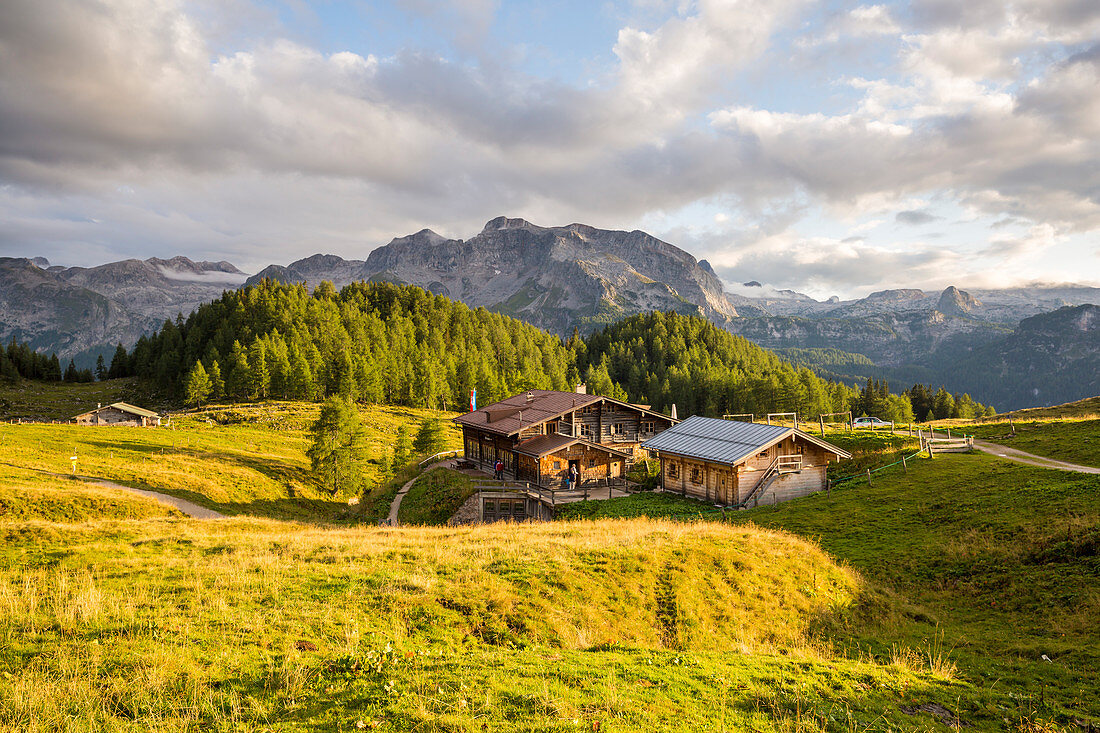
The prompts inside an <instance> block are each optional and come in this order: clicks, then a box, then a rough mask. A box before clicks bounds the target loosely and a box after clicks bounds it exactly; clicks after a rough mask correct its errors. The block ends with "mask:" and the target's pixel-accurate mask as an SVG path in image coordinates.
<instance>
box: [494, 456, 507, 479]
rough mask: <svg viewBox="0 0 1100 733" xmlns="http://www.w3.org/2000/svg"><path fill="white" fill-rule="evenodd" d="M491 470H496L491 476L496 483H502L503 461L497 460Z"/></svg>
mask: <svg viewBox="0 0 1100 733" xmlns="http://www.w3.org/2000/svg"><path fill="white" fill-rule="evenodd" d="M493 468H494V469H496V472H495V473H494V474H493V477H494V478H495V479H496V480H497V481H503V480H504V461H502V460H500V459H499V458H498V459H497V463H496V465H495V466H494V467H493Z"/></svg>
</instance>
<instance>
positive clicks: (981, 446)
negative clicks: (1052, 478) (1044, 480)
mask: <svg viewBox="0 0 1100 733" xmlns="http://www.w3.org/2000/svg"><path fill="white" fill-rule="evenodd" d="M974 447H975V448H977V449H978V450H980V451H981V452H983V453H989V454H990V455H994V456H999V457H1001V458H1007V459H1008V460H1010V461H1016V462H1017V463H1026V464H1027V465H1029V466H1038V467H1039V468H1056V469H1058V470H1060V471H1074V472H1076V473H1096V474H1100V468H1095V467H1093V466H1081V465H1078V464H1076V463H1067V462H1065V461H1059V460H1056V459H1054V458H1045V457H1044V456H1037V455H1035V454H1034V453H1024V452H1023V451H1022V450H1017V449H1015V448H1009V447H1008V446H1007V445H998V444H997V443H990V442H989V441H987V440H979V439H978V438H974Z"/></svg>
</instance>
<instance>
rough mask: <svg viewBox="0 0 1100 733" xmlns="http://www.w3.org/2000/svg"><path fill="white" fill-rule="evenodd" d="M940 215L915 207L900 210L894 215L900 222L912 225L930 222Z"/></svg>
mask: <svg viewBox="0 0 1100 733" xmlns="http://www.w3.org/2000/svg"><path fill="white" fill-rule="evenodd" d="M939 218H940V217H938V216H936V215H935V214H933V213H931V212H929V211H928V210H926V209H914V210H910V211H899V212H898V213H897V214H895V215H894V220H895V221H896V222H898V223H899V224H910V225H912V226H919V225H921V224H929V223H931V222H934V221H936V220H937V219H939Z"/></svg>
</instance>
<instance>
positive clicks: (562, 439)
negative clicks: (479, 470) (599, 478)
mask: <svg viewBox="0 0 1100 733" xmlns="http://www.w3.org/2000/svg"><path fill="white" fill-rule="evenodd" d="M574 443H584V444H585V445H586V446H588V447H590V448H595V449H596V450H599V451H603V452H604V453H611V454H613V455H617V456H622V457H623V458H626V457H627V454H626V453H623V452H622V451H617V450H615V449H614V448H609V447H607V446H606V445H600V444H599V443H593V442H591V441H588V440H585V439H583V438H572V437H570V436H568V435H560V434H555V435H540V436H538V437H536V438H531V439H529V440H525V441H523V442H522V443H520V444H519V445H517V446H516V447H515V451H516V453H522V454H523V455H525V456H532V457H534V458H541V457H542V456H545V455H549V454H550V453H557V452H558V451H559V450H562V449H563V448H568V447H569V446H571V445H573V444H574Z"/></svg>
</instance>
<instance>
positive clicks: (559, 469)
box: [539, 443, 622, 486]
mask: <svg viewBox="0 0 1100 733" xmlns="http://www.w3.org/2000/svg"><path fill="white" fill-rule="evenodd" d="M569 461H579V462H580V478H581V480H582V481H591V480H595V479H602V478H618V476H619V475H620V474H621V473H622V459H620V458H619V457H617V456H611V455H608V454H607V453H605V452H604V451H601V450H597V449H595V448H592V447H590V446H587V445H584V444H581V443H577V444H576V445H571V446H569V447H568V448H566V449H564V450H560V451H558V452H556V453H549V454H547V455H545V456H542V457H541V458H540V459H539V483H542V484H543V485H550V486H553V485H555V484H558V483H564V482H565V480H566V478H567V477H568V475H569Z"/></svg>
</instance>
